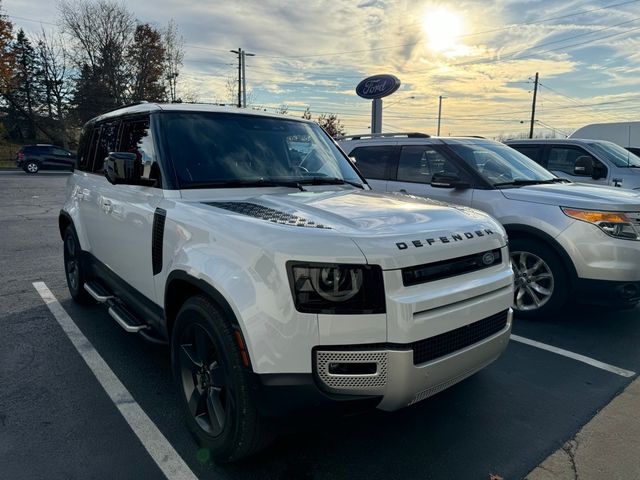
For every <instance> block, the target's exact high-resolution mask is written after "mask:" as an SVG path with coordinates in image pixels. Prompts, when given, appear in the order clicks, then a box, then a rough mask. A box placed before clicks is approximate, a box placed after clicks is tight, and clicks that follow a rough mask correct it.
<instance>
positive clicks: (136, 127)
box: [117, 117, 162, 187]
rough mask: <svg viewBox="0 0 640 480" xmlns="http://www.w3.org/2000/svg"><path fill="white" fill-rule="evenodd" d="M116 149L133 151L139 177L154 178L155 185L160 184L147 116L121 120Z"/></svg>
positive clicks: (158, 168)
mask: <svg viewBox="0 0 640 480" xmlns="http://www.w3.org/2000/svg"><path fill="white" fill-rule="evenodd" d="M117 150H118V151H119V152H129V153H135V154H136V158H137V165H138V168H139V170H138V171H139V172H140V177H141V178H144V179H150V180H156V185H155V186H156V187H160V186H161V185H162V179H161V175H160V166H159V165H158V161H157V160H158V159H157V156H156V149H155V144H154V139H153V134H152V131H151V128H150V126H149V117H146V118H143V119H135V120H133V119H132V120H125V121H123V122H122V136H121V139H120V146H119V148H118V149H117Z"/></svg>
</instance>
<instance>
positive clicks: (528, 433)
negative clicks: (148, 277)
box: [0, 172, 640, 480]
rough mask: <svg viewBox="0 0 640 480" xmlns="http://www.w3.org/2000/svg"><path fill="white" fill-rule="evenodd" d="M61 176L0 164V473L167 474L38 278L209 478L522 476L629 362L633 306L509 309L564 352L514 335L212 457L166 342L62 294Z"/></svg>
mask: <svg viewBox="0 0 640 480" xmlns="http://www.w3.org/2000/svg"><path fill="white" fill-rule="evenodd" d="M66 177H67V174H56V173H40V174H38V175H27V174H24V173H22V172H0V206H1V207H0V245H1V248H0V266H1V270H0V271H1V275H0V322H1V323H0V324H1V326H2V330H1V331H2V333H1V334H0V465H1V466H2V473H0V477H1V478H7V479H23V478H24V479H34V478H47V479H49V478H79V479H80V478H162V476H163V473H162V471H161V470H160V468H159V467H158V465H157V464H156V462H155V461H154V460H153V458H152V457H151V455H150V453H149V445H148V444H144V443H143V442H142V441H141V440H139V438H138V437H137V436H136V435H135V434H134V432H133V431H132V430H131V428H130V426H129V424H128V423H127V422H126V421H125V419H124V417H123V416H122V415H121V414H120V410H119V408H118V406H117V405H116V404H115V403H114V402H113V401H112V399H111V398H110V397H109V396H108V395H107V394H106V393H105V391H104V390H103V388H102V387H101V385H100V383H99V382H98V380H97V379H96V376H95V375H94V374H93V372H92V371H91V369H90V368H89V367H88V366H87V364H86V363H85V362H84V361H83V359H82V357H81V355H80V354H79V353H78V350H76V348H75V347H74V345H73V344H72V343H71V342H70V340H69V338H68V337H67V335H66V334H65V333H64V331H63V329H62V328H61V327H60V325H59V324H58V322H57V321H56V318H55V317H54V315H53V314H52V313H51V311H50V310H49V309H48V308H47V305H46V304H45V303H44V302H43V300H42V298H41V296H40V295H39V293H38V291H37V290H36V289H35V288H34V285H33V283H34V282H44V284H45V285H46V286H47V287H48V289H50V291H51V292H52V293H53V295H54V296H55V297H56V299H57V300H58V301H59V302H60V304H61V306H62V307H63V308H64V310H65V311H66V312H67V313H68V315H69V316H70V317H71V319H72V320H73V323H74V324H75V325H77V327H78V328H79V329H80V331H81V332H82V334H83V335H84V336H85V337H86V338H87V339H88V341H89V342H90V344H91V345H92V346H93V347H94V348H95V350H96V351H97V353H98V354H99V355H100V356H101V357H102V359H104V361H105V362H106V364H107V365H108V366H109V368H110V369H111V370H112V371H113V373H115V375H116V376H117V378H118V379H119V380H120V382H122V384H123V385H124V387H125V388H126V389H127V390H128V392H130V394H131V396H132V397H133V399H135V402H137V404H138V405H139V406H140V407H141V409H142V410H143V411H144V412H145V413H146V415H147V416H148V417H149V418H150V419H151V421H152V422H153V423H154V424H155V426H157V428H158V429H159V430H160V432H161V433H162V434H163V435H164V437H166V439H167V440H168V442H169V444H170V445H171V446H172V447H173V449H175V452H177V455H179V456H180V457H181V458H182V460H184V462H186V464H187V465H188V467H189V468H190V470H191V471H192V472H193V473H194V474H195V475H196V476H197V477H199V478H204V479H252V478H256V479H257V478H259V479H279V478H282V479H285V478H304V479H347V478H348V479H360V478H362V479H375V478H385V479H391V478H398V479H484V480H486V479H488V478H489V475H490V474H496V475H499V476H501V477H503V478H505V479H519V478H523V477H524V476H525V475H526V474H527V473H528V472H529V471H531V470H532V469H533V468H534V467H535V466H536V465H538V464H539V463H540V462H541V461H542V460H543V459H544V458H546V457H547V456H548V455H549V454H550V453H552V452H553V451H555V450H556V449H557V448H559V447H560V446H562V444H563V443H564V442H565V441H567V440H568V439H570V438H571V437H572V436H573V435H574V434H575V433H576V432H577V431H578V430H579V429H580V427H582V426H583V425H584V424H585V423H586V422H588V421H589V420H590V419H591V418H592V417H593V416H594V415H595V414H596V413H597V412H598V410H600V409H601V408H602V407H603V406H604V405H606V404H607V403H608V402H609V401H610V400H611V399H612V398H613V397H615V396H616V395H617V394H618V393H619V392H620V391H621V390H622V389H623V388H624V387H625V386H627V385H628V384H629V383H630V381H631V380H632V379H633V378H635V375H633V376H624V375H623V374H621V373H624V372H620V371H617V370H616V368H613V367H617V368H619V369H624V370H627V371H631V372H640V349H638V344H640V321H639V320H640V318H639V317H640V310H639V309H634V310H627V311H613V310H609V309H596V308H590V307H589V308H573V309H571V310H567V311H566V312H564V314H563V315H561V316H558V317H556V318H548V319H545V320H543V321H536V322H534V321H527V320H522V319H516V320H515V322H514V328H513V333H514V334H515V335H517V336H518V337H522V338H523V339H527V341H530V340H531V341H533V342H540V343H542V344H544V345H550V346H553V347H557V348H560V349H563V350H565V351H566V352H564V354H562V355H561V354H558V353H554V352H551V351H548V350H544V349H542V348H539V346H532V345H529V344H525V343H522V342H521V341H512V342H511V343H510V345H509V347H508V349H507V351H506V352H505V353H504V354H503V355H502V357H501V358H500V359H499V360H498V361H497V362H495V363H494V364H492V365H491V366H490V367H488V368H486V369H484V370H483V371H481V372H480V373H478V374H477V375H475V376H473V377H471V378H469V379H468V380H466V381H464V382H462V383H461V384H458V385H456V386H454V387H453V388H450V389H449V390H446V391H444V392H442V393H441V394H439V395H437V396H435V397H432V398H430V399H427V400H425V401H423V402H421V403H419V404H417V405H415V406H413V407H410V408H407V409H404V410H402V411H399V412H395V413H385V412H378V411H373V412H368V413H365V414H361V415H357V416H351V417H347V418H336V419H332V420H331V421H329V422H327V421H325V420H323V421H322V422H309V425H305V426H299V427H298V428H297V429H296V430H294V431H293V432H291V433H288V434H287V435H285V436H283V437H281V438H280V439H279V440H278V441H277V442H276V443H275V444H274V445H273V446H271V447H270V448H268V449H267V450H265V451H264V452H262V453H260V454H259V455H257V456H255V457H253V458H251V459H250V460H248V461H245V462H243V463H240V464H236V465H226V466H217V465H210V464H208V462H207V460H206V455H203V452H198V449H197V446H196V444H195V442H194V441H193V440H192V438H191V437H190V435H189V434H188V432H187V430H186V427H185V426H184V425H183V421H182V418H181V416H180V414H179V412H178V410H177V408H176V405H177V395H176V391H175V389H174V386H173V383H172V379H171V375H170V371H169V358H168V350H167V349H166V348H164V347H159V346H154V345H150V344H148V343H146V342H145V341H143V340H142V339H140V338H138V337H137V336H135V335H132V334H128V333H126V332H125V331H124V330H122V329H121V328H120V327H119V326H118V325H117V324H116V323H115V322H114V321H113V320H112V319H111V317H109V316H108V314H107V312H106V310H105V309H104V308H103V307H102V306H99V305H96V306H92V307H79V306H77V305H75V304H74V303H73V302H72V301H71V299H70V297H69V294H68V292H67V288H66V283H65V279H64V272H63V268H62V241H61V240H60V236H59V234H58V229H57V216H58V211H59V209H60V206H61V204H62V201H63V198H64V186H65V182H66ZM123 241H124V242H126V239H123ZM544 345H543V346H544ZM566 355H574V356H576V355H577V356H583V357H587V358H583V357H577V358H570V356H566ZM590 360H596V361H599V362H603V363H605V364H606V365H597V364H596V365H593V364H589V363H587V362H588V361H590ZM592 363H593V362H592ZM607 366H609V367H612V368H609V369H608V370H607V369H606V367H607ZM612 370H613V371H612Z"/></svg>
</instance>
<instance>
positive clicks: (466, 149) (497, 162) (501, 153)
mask: <svg viewBox="0 0 640 480" xmlns="http://www.w3.org/2000/svg"><path fill="white" fill-rule="evenodd" d="M449 147H450V148H451V149H452V150H454V151H455V152H456V153H457V154H458V155H460V156H461V157H462V158H463V159H464V161H465V162H466V163H467V165H469V166H470V167H471V168H473V169H474V170H475V171H477V172H478V173H480V174H481V175H482V176H483V177H485V178H486V179H487V180H488V181H489V182H491V184H492V185H494V186H497V185H509V184H517V183H519V182H520V183H523V182H526V183H544V182H553V181H555V180H556V179H557V177H556V176H555V175H554V174H553V173H551V172H549V171H548V170H546V169H545V168H543V167H541V166H540V165H538V164H537V163H536V162H534V161H533V160H531V159H530V158H529V157H526V156H525V155H523V154H521V153H520V152H518V151H516V150H514V149H513V148H510V147H507V146H506V145H501V144H493V143H470V144H453V145H449Z"/></svg>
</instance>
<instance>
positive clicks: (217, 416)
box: [171, 295, 273, 462]
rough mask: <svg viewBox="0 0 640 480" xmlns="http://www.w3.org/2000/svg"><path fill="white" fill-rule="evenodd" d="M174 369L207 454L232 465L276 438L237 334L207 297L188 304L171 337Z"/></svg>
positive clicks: (182, 398) (185, 407) (186, 411)
mask: <svg viewBox="0 0 640 480" xmlns="http://www.w3.org/2000/svg"><path fill="white" fill-rule="evenodd" d="M171 364H172V367H173V372H174V376H175V378H176V382H177V385H178V390H179V396H180V404H181V407H182V409H183V411H184V414H185V416H186V420H187V425H188V427H189V430H191V432H192V433H193V434H194V436H195V438H196V440H197V442H198V443H199V445H200V446H201V447H202V448H204V449H206V450H208V452H207V455H206V456H209V457H210V458H212V459H213V460H215V461H218V462H232V461H235V460H239V459H241V458H243V457H246V456H248V455H251V454H252V453H254V452H256V451H258V450H259V449H261V448H263V447H265V446H266V445H267V444H268V443H269V442H270V440H271V439H272V437H273V434H272V433H271V432H272V430H271V429H269V428H268V427H267V425H266V422H265V419H264V418H262V417H261V416H260V415H259V413H258V412H257V410H256V407H255V404H254V401H253V399H252V395H251V380H252V379H251V375H252V374H251V372H250V371H249V370H248V369H247V368H246V367H244V365H243V363H242V357H241V355H240V350H239V348H238V346H237V344H236V342H235V337H234V331H233V329H232V327H231V326H230V325H229V323H228V322H227V321H226V319H225V318H224V315H223V314H222V312H221V311H220V309H219V308H218V307H217V306H216V305H215V304H214V303H213V302H212V301H211V300H209V298H208V297H206V296H204V295H197V296H194V297H191V298H190V299H188V300H187V301H186V302H185V303H184V304H183V305H182V307H181V308H180V311H179V312H178V314H177V316H176V321H175V325H174V328H173V332H172V335H171Z"/></svg>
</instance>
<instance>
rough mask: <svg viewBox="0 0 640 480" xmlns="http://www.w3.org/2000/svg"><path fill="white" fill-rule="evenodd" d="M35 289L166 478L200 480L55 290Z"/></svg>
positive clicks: (39, 286)
mask: <svg viewBox="0 0 640 480" xmlns="http://www.w3.org/2000/svg"><path fill="white" fill-rule="evenodd" d="M33 286H34V287H35V289H36V290H37V291H38V293H39V294H40V296H41V297H42V300H44V303H45V304H46V305H47V307H49V310H50V311H51V313H52V314H53V316H54V317H55V318H56V320H57V321H58V323H59V324H60V326H61V327H62V330H63V331H64V333H66V335H67V337H69V340H71V343H72V344H73V346H74V347H75V348H76V350H77V351H78V353H79V354H80V355H81V356H82V358H83V360H84V361H85V362H86V363H87V365H88V366H89V368H90V369H91V371H92V372H93V374H94V375H95V376H96V378H97V379H98V382H100V385H102V388H104V390H105V392H107V395H109V397H110V398H111V401H113V403H114V404H115V405H116V407H118V410H120V413H121V414H122V416H123V417H124V419H125V420H126V421H127V423H128V424H129V426H130V427H131V429H132V430H133V432H134V433H135V434H136V435H137V437H138V438H139V439H140V441H141V442H142V445H143V446H144V447H145V448H146V449H147V451H148V452H149V455H151V458H153V460H154V461H155V462H156V464H157V465H158V467H160V470H162V472H163V473H164V474H165V476H166V477H167V478H169V479H172V480H173V479H178V480H192V479H193V480H196V479H197V477H196V476H195V475H194V473H193V472H192V471H191V469H190V468H189V467H188V466H187V464H186V463H185V462H184V460H182V458H181V457H180V455H178V452H176V451H175V449H174V448H173V447H172V446H171V444H170V443H169V441H168V440H167V439H166V438H165V436H164V435H162V433H161V432H160V430H158V427H156V426H155V424H154V423H153V422H152V421H151V419H150V418H149V417H148V416H147V414H146V413H144V410H142V408H140V405H138V403H137V402H136V401H135V400H134V398H133V397H132V396H131V394H130V393H129V391H128V390H127V389H126V388H125V386H124V385H123V384H122V382H120V380H119V379H118V377H117V376H116V374H115V373H113V371H112V370H111V369H110V368H109V366H108V365H107V362H105V361H104V360H103V359H102V357H101V356H100V354H99V353H98V352H97V351H96V349H95V348H93V345H91V342H89V340H88V339H87V337H85V336H84V335H83V334H82V332H81V331H80V329H79V328H78V327H77V326H76V324H75V323H74V322H73V320H72V319H71V317H70V316H69V314H68V313H67V312H66V311H65V310H64V308H62V305H60V303H59V302H58V300H57V299H56V297H55V296H54V295H53V293H51V290H49V288H48V287H47V286H46V285H45V283H44V282H34V283H33Z"/></svg>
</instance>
